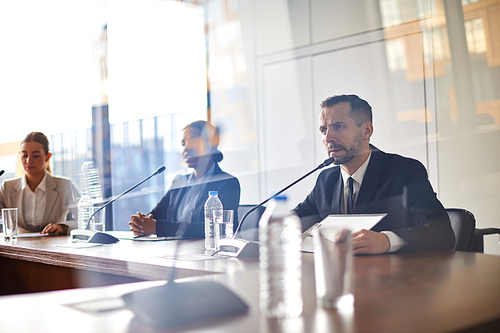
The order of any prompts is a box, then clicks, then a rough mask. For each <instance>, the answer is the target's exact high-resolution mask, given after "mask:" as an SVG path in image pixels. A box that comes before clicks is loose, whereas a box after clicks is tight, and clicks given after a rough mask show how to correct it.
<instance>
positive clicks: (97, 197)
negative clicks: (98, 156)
mask: <svg viewBox="0 0 500 333" xmlns="http://www.w3.org/2000/svg"><path fill="white" fill-rule="evenodd" d="M82 176H83V188H82V192H86V193H87V194H88V195H89V196H90V198H91V199H92V202H93V203H96V204H99V203H102V186H101V180H100V178H99V170H97V165H96V164H95V163H94V161H87V162H85V163H83V166H82Z"/></svg>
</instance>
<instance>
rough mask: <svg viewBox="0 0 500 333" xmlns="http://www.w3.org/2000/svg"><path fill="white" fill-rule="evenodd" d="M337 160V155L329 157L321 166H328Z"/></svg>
mask: <svg viewBox="0 0 500 333" xmlns="http://www.w3.org/2000/svg"><path fill="white" fill-rule="evenodd" d="M334 161H335V157H330V158H327V159H326V160H325V161H324V162H323V163H321V167H322V168H323V167H326V166H328V165H330V164H332V163H333V162H334Z"/></svg>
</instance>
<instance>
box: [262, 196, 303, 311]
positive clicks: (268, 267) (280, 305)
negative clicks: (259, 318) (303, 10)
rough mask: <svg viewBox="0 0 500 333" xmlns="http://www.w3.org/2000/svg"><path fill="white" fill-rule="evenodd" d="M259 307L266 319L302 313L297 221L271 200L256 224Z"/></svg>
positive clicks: (283, 204) (281, 204)
mask: <svg viewBox="0 0 500 333" xmlns="http://www.w3.org/2000/svg"><path fill="white" fill-rule="evenodd" d="M259 241H260V243H261V244H260V247H259V252H260V255H259V266H260V308H261V311H262V313H264V314H265V315H266V316H268V317H276V318H291V317H298V316H300V315H301V313H302V309H303V300H302V272H301V266H302V257H301V246H302V237H301V227H300V219H299V218H298V216H297V215H295V214H294V213H292V212H291V211H290V210H289V209H288V207H287V201H286V197H285V196H278V197H275V198H274V199H273V200H272V201H271V203H270V204H269V207H268V208H267V209H266V211H265V212H264V214H263V215H262V218H261V219H260V221H259Z"/></svg>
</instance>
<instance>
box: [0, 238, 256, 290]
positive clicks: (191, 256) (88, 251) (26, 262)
mask: <svg viewBox="0 0 500 333" xmlns="http://www.w3.org/2000/svg"><path fill="white" fill-rule="evenodd" d="M112 233H113V235H115V236H117V237H118V238H119V239H120V241H119V242H118V243H115V244H109V245H97V246H93V245H92V244H87V243H73V242H71V239H70V237H69V236H57V237H49V236H46V237H20V238H18V240H17V242H16V243H14V244H12V243H9V242H6V241H4V240H3V239H0V267H2V272H9V273H8V274H0V295H8V294H19V293H32V292H41V291H52V290H62V289H72V288H81V287H96V286H105V285H114V284H120V283H127V282H139V281H151V280H162V279H163V280H164V279H166V278H167V276H169V274H170V272H171V269H172V267H173V263H174V260H173V256H174V255H175V251H176V249H177V246H178V244H179V241H178V240H161V239H156V238H154V237H151V238H140V239H135V238H133V235H132V233H131V232H128V231H123V232H112ZM133 239H135V240H133ZM88 245H90V246H92V247H87V246H88ZM94 245H96V244H94ZM178 257H179V259H182V260H177V261H176V263H175V267H176V277H177V278H183V277H192V276H200V275H207V274H221V273H226V272H228V271H238V270H250V269H257V268H258V263H257V262H256V261H255V260H241V259H236V258H229V259H228V258H220V257H211V256H210V255H209V253H207V252H206V251H205V249H204V242H203V240H194V239H186V240H183V241H182V243H181V244H180V246H179V251H178ZM26 272H29V274H27V273H26Z"/></svg>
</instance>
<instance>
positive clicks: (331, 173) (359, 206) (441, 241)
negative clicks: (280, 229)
mask: <svg viewBox="0 0 500 333" xmlns="http://www.w3.org/2000/svg"><path fill="white" fill-rule="evenodd" d="M371 148H372V155H371V159H370V162H369V164H368V168H367V169H366V173H365V176H364V178H363V182H362V184H361V188H360V190H359V194H358V197H357V199H356V207H355V213H356V214H375V213H387V214H388V215H387V216H386V217H385V218H384V219H382V221H380V222H379V223H378V224H377V225H376V226H375V227H373V229H372V230H374V231H392V232H394V233H395V234H396V235H398V236H399V237H401V238H403V239H404V240H405V241H406V242H407V245H406V246H405V247H404V248H403V249H401V250H400V251H401V252H418V251H432V250H451V249H452V248H453V246H454V244H455V236H454V233H453V230H452V229H451V224H450V220H449V217H448V214H447V213H446V210H445V209H444V207H443V205H442V204H441V203H440V202H439V200H438V199H437V198H436V194H435V193H434V191H433V189H432V186H431V184H430V183H429V180H428V176H427V171H426V169H425V167H424V166H423V165H422V163H420V162H419V161H417V160H414V159H411V158H406V157H402V156H400V155H395V154H388V153H385V152H383V151H380V150H378V149H377V148H375V147H373V146H371ZM342 191H343V182H342V175H341V172H340V166H335V167H333V168H330V169H327V170H324V171H322V172H321V173H320V175H319V176H318V179H317V181H316V185H315V187H314V189H313V190H312V192H311V193H310V194H309V195H308V196H307V198H306V199H305V201H304V202H302V203H300V204H299V205H298V206H297V207H296V208H295V211H296V213H297V214H298V215H299V216H300V217H301V218H302V220H303V223H304V225H303V228H304V229H307V228H308V227H310V226H311V225H312V224H314V223H316V222H319V221H321V220H322V219H324V218H325V217H326V216H328V215H330V214H340V199H341V195H342V193H343V192H342ZM304 221H305V222H304Z"/></svg>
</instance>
